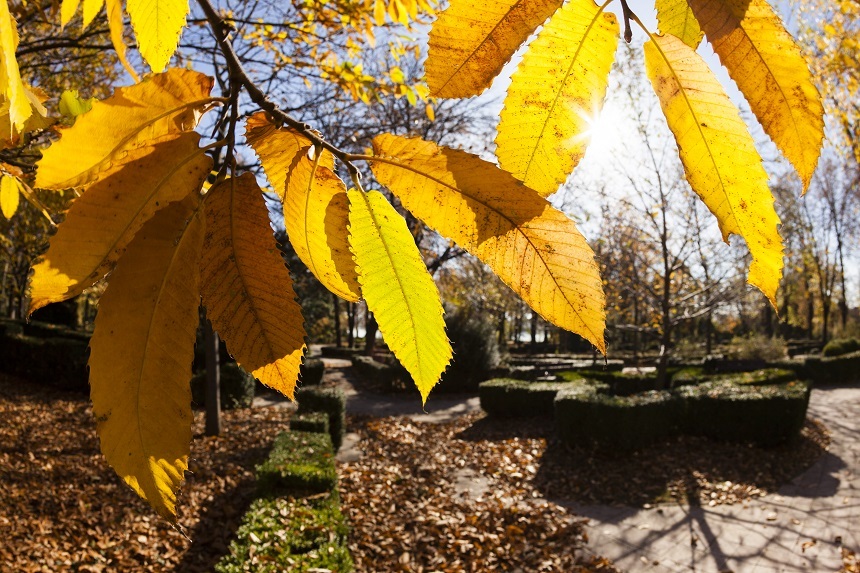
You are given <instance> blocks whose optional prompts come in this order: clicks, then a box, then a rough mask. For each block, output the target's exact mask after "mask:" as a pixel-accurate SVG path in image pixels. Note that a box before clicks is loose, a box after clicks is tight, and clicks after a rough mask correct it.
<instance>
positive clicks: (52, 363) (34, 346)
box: [0, 326, 89, 392]
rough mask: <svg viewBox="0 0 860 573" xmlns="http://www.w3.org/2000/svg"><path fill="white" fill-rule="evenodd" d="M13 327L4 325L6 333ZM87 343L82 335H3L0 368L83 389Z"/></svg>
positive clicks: (23, 375)
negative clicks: (68, 336)
mask: <svg viewBox="0 0 860 573" xmlns="http://www.w3.org/2000/svg"><path fill="white" fill-rule="evenodd" d="M16 330H17V329H16V328H15V327H14V326H7V332H14V331H16ZM87 345H88V342H87V339H86V338H85V337H70V338H66V337H62V338H60V337H54V338H36V337H33V336H23V335H7V336H4V337H2V338H0V369H2V370H3V372H7V373H9V374H14V375H16V376H21V377H22V378H26V379H28V380H32V381H33V382H38V383H42V384H49V385H52V386H56V387H58V388H61V389H63V390H78V391H83V392H87V391H89V383H88V380H89V374H88V372H87V355H88V353H87Z"/></svg>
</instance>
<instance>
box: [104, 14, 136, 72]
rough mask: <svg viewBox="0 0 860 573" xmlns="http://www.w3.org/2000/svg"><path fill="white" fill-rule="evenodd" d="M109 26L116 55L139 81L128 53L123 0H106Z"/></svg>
mask: <svg viewBox="0 0 860 573" xmlns="http://www.w3.org/2000/svg"><path fill="white" fill-rule="evenodd" d="M105 4H106V6H107V18H108V28H109V29H110V41H111V44H113V49H114V50H116V55H117V57H119V61H120V62H121V63H122V66H123V67H124V68H125V69H126V71H127V72H128V73H129V75H131V77H132V78H133V79H134V81H139V77H138V75H137V72H136V71H135V70H134V68H133V67H131V63H129V61H128V57H127V55H126V46H125V39H124V38H123V32H124V30H125V24H124V23H123V20H122V0H106V2H105Z"/></svg>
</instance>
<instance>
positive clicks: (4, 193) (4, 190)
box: [0, 0, 20, 219]
mask: <svg viewBox="0 0 860 573" xmlns="http://www.w3.org/2000/svg"><path fill="white" fill-rule="evenodd" d="M0 1H2V0H0ZM19 200H20V197H19V196H18V184H17V182H16V180H15V178H14V177H12V176H11V175H0V212H2V213H3V216H4V217H6V218H7V219H11V218H12V215H14V214H15V211H17V210H18V201H19Z"/></svg>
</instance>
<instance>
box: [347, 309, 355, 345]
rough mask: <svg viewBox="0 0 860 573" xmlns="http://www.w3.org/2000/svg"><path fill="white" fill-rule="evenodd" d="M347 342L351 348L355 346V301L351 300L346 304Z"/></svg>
mask: <svg viewBox="0 0 860 573" xmlns="http://www.w3.org/2000/svg"><path fill="white" fill-rule="evenodd" d="M346 326H347V329H348V330H347V333H346V344H347V346H349V347H350V348H354V347H355V303H354V302H350V303H347V305H346Z"/></svg>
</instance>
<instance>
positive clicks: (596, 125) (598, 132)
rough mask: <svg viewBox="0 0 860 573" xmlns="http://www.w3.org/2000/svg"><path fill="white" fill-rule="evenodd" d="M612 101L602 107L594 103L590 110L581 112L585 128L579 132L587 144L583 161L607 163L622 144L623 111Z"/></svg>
mask: <svg viewBox="0 0 860 573" xmlns="http://www.w3.org/2000/svg"><path fill="white" fill-rule="evenodd" d="M613 103H614V102H607V104H606V105H605V106H603V109H600V108H599V107H598V106H597V105H594V106H593V108H592V109H591V111H589V112H584V113H581V114H580V115H581V117H582V119H584V120H585V122H586V124H587V126H588V127H587V129H586V130H585V131H584V132H582V133H581V134H580V136H579V137H581V138H583V139H584V140H585V142H586V145H587V146H588V148H587V150H586V153H585V161H587V162H588V163H590V164H601V165H604V164H608V163H611V162H612V161H613V159H614V158H615V157H617V155H618V154H619V152H622V151H623V148H622V146H623V144H624V135H623V134H624V130H623V127H624V122H625V116H624V112H623V111H622V110H621V109H620V108H619V107H618V106H616V105H613Z"/></svg>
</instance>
